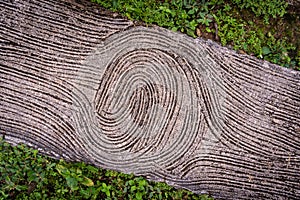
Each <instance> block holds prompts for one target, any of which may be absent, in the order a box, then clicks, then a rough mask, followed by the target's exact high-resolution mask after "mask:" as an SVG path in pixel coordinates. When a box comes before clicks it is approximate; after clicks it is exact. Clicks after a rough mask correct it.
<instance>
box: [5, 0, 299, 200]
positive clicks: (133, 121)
mask: <svg viewBox="0 0 300 200" xmlns="http://www.w3.org/2000/svg"><path fill="white" fill-rule="evenodd" d="M0 25H1V26H0V134H1V135H2V136H4V137H5V139H6V140H7V141H9V142H11V143H18V142H23V143H26V144H28V145H31V146H34V147H36V148H39V149H40V150H41V151H42V152H43V153H45V154H48V155H51V156H53V157H57V158H58V157H63V158H66V159H69V160H82V161H86V162H89V163H92V164H95V165H96V166H101V167H105V168H110V169H115V170H119V171H123V172H134V173H135V174H137V175H144V176H146V177H147V178H149V179H152V180H158V181H166V182H167V183H169V184H172V185H175V186H178V187H183V188H187V189H189V190H192V191H194V192H198V193H201V192H205V193H206V192H208V193H210V194H212V195H213V196H215V197H218V198H225V199H249V198H266V199H286V198H289V199H297V198H298V199H299V198H300V174H299V170H300V81H299V79H300V73H299V72H296V71H292V70H289V69H284V68H282V67H279V66H276V65H273V64H270V63H268V62H264V61H262V60H258V59H256V58H253V57H250V56H247V55H242V54H237V53H235V52H234V51H232V50H229V49H226V48H223V47H220V46H219V45H218V44H215V43H213V42H210V41H204V40H202V39H196V40H194V39H192V38H189V37H187V36H185V35H183V34H179V33H174V32H171V31H168V30H165V29H162V28H158V27H152V28H145V27H135V26H134V24H133V23H132V22H130V21H127V20H125V19H122V18H120V17H119V16H117V15H115V14H111V13H109V12H107V11H105V10H103V9H101V8H99V7H98V6H96V5H94V4H91V3H89V2H87V1H83V2H81V1H73V0H68V1H67V0H64V1H56V0H47V1H46V0H38V1H29V0H22V1H8V0H5V1H3V0H1V2H0Z"/></svg>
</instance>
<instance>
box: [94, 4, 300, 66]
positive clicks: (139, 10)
mask: <svg viewBox="0 0 300 200" xmlns="http://www.w3.org/2000/svg"><path fill="white" fill-rule="evenodd" d="M92 1H93V2H97V3H99V4H100V5H101V6H103V7H105V8H107V9H110V10H112V11H114V12H119V13H120V14H122V15H123V16H126V17H127V18H129V19H130V20H138V21H142V22H145V23H146V24H156V25H159V26H162V27H165V28H168V29H171V30H173V31H180V32H183V33H186V34H188V35H190V36H192V37H197V36H200V37H204V38H208V39H212V40H215V41H217V42H220V43H221V44H222V45H227V46H229V47H232V48H233V49H235V50H237V51H238V52H240V53H247V54H250V55H254V56H256V57H258V58H260V59H265V60H268V61H270V62H272V63H275V64H279V65H281V66H284V67H289V68H293V69H296V70H300V28H299V27H300V16H299V14H297V11H296V12H294V11H293V9H291V8H289V7H288V4H287V3H286V2H285V1H283V0H258V1H251V0H146V1H144V0H92ZM295 7H296V6H295ZM294 10H295V9H294Z"/></svg>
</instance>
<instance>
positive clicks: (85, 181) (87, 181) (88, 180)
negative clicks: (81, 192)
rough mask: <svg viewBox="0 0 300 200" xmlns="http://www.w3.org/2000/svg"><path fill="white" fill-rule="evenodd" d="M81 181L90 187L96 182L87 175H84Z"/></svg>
mask: <svg viewBox="0 0 300 200" xmlns="http://www.w3.org/2000/svg"><path fill="white" fill-rule="evenodd" d="M81 183H82V184H83V185H85V186H89V187H90V186H93V185H94V182H93V181H92V180H91V179H89V178H87V177H83V181H82V182H81Z"/></svg>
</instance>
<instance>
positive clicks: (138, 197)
mask: <svg viewBox="0 0 300 200" xmlns="http://www.w3.org/2000/svg"><path fill="white" fill-rule="evenodd" d="M135 198H136V199H137V200H142V199H143V194H142V193H141V192H137V193H136V194H135Z"/></svg>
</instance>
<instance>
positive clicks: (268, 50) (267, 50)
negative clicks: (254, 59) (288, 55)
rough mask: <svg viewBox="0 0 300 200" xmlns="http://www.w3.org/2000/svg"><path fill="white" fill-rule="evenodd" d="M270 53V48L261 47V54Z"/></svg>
mask: <svg viewBox="0 0 300 200" xmlns="http://www.w3.org/2000/svg"><path fill="white" fill-rule="evenodd" d="M270 53H271V50H270V48H269V47H263V48H262V54H263V55H268V54H270Z"/></svg>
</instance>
